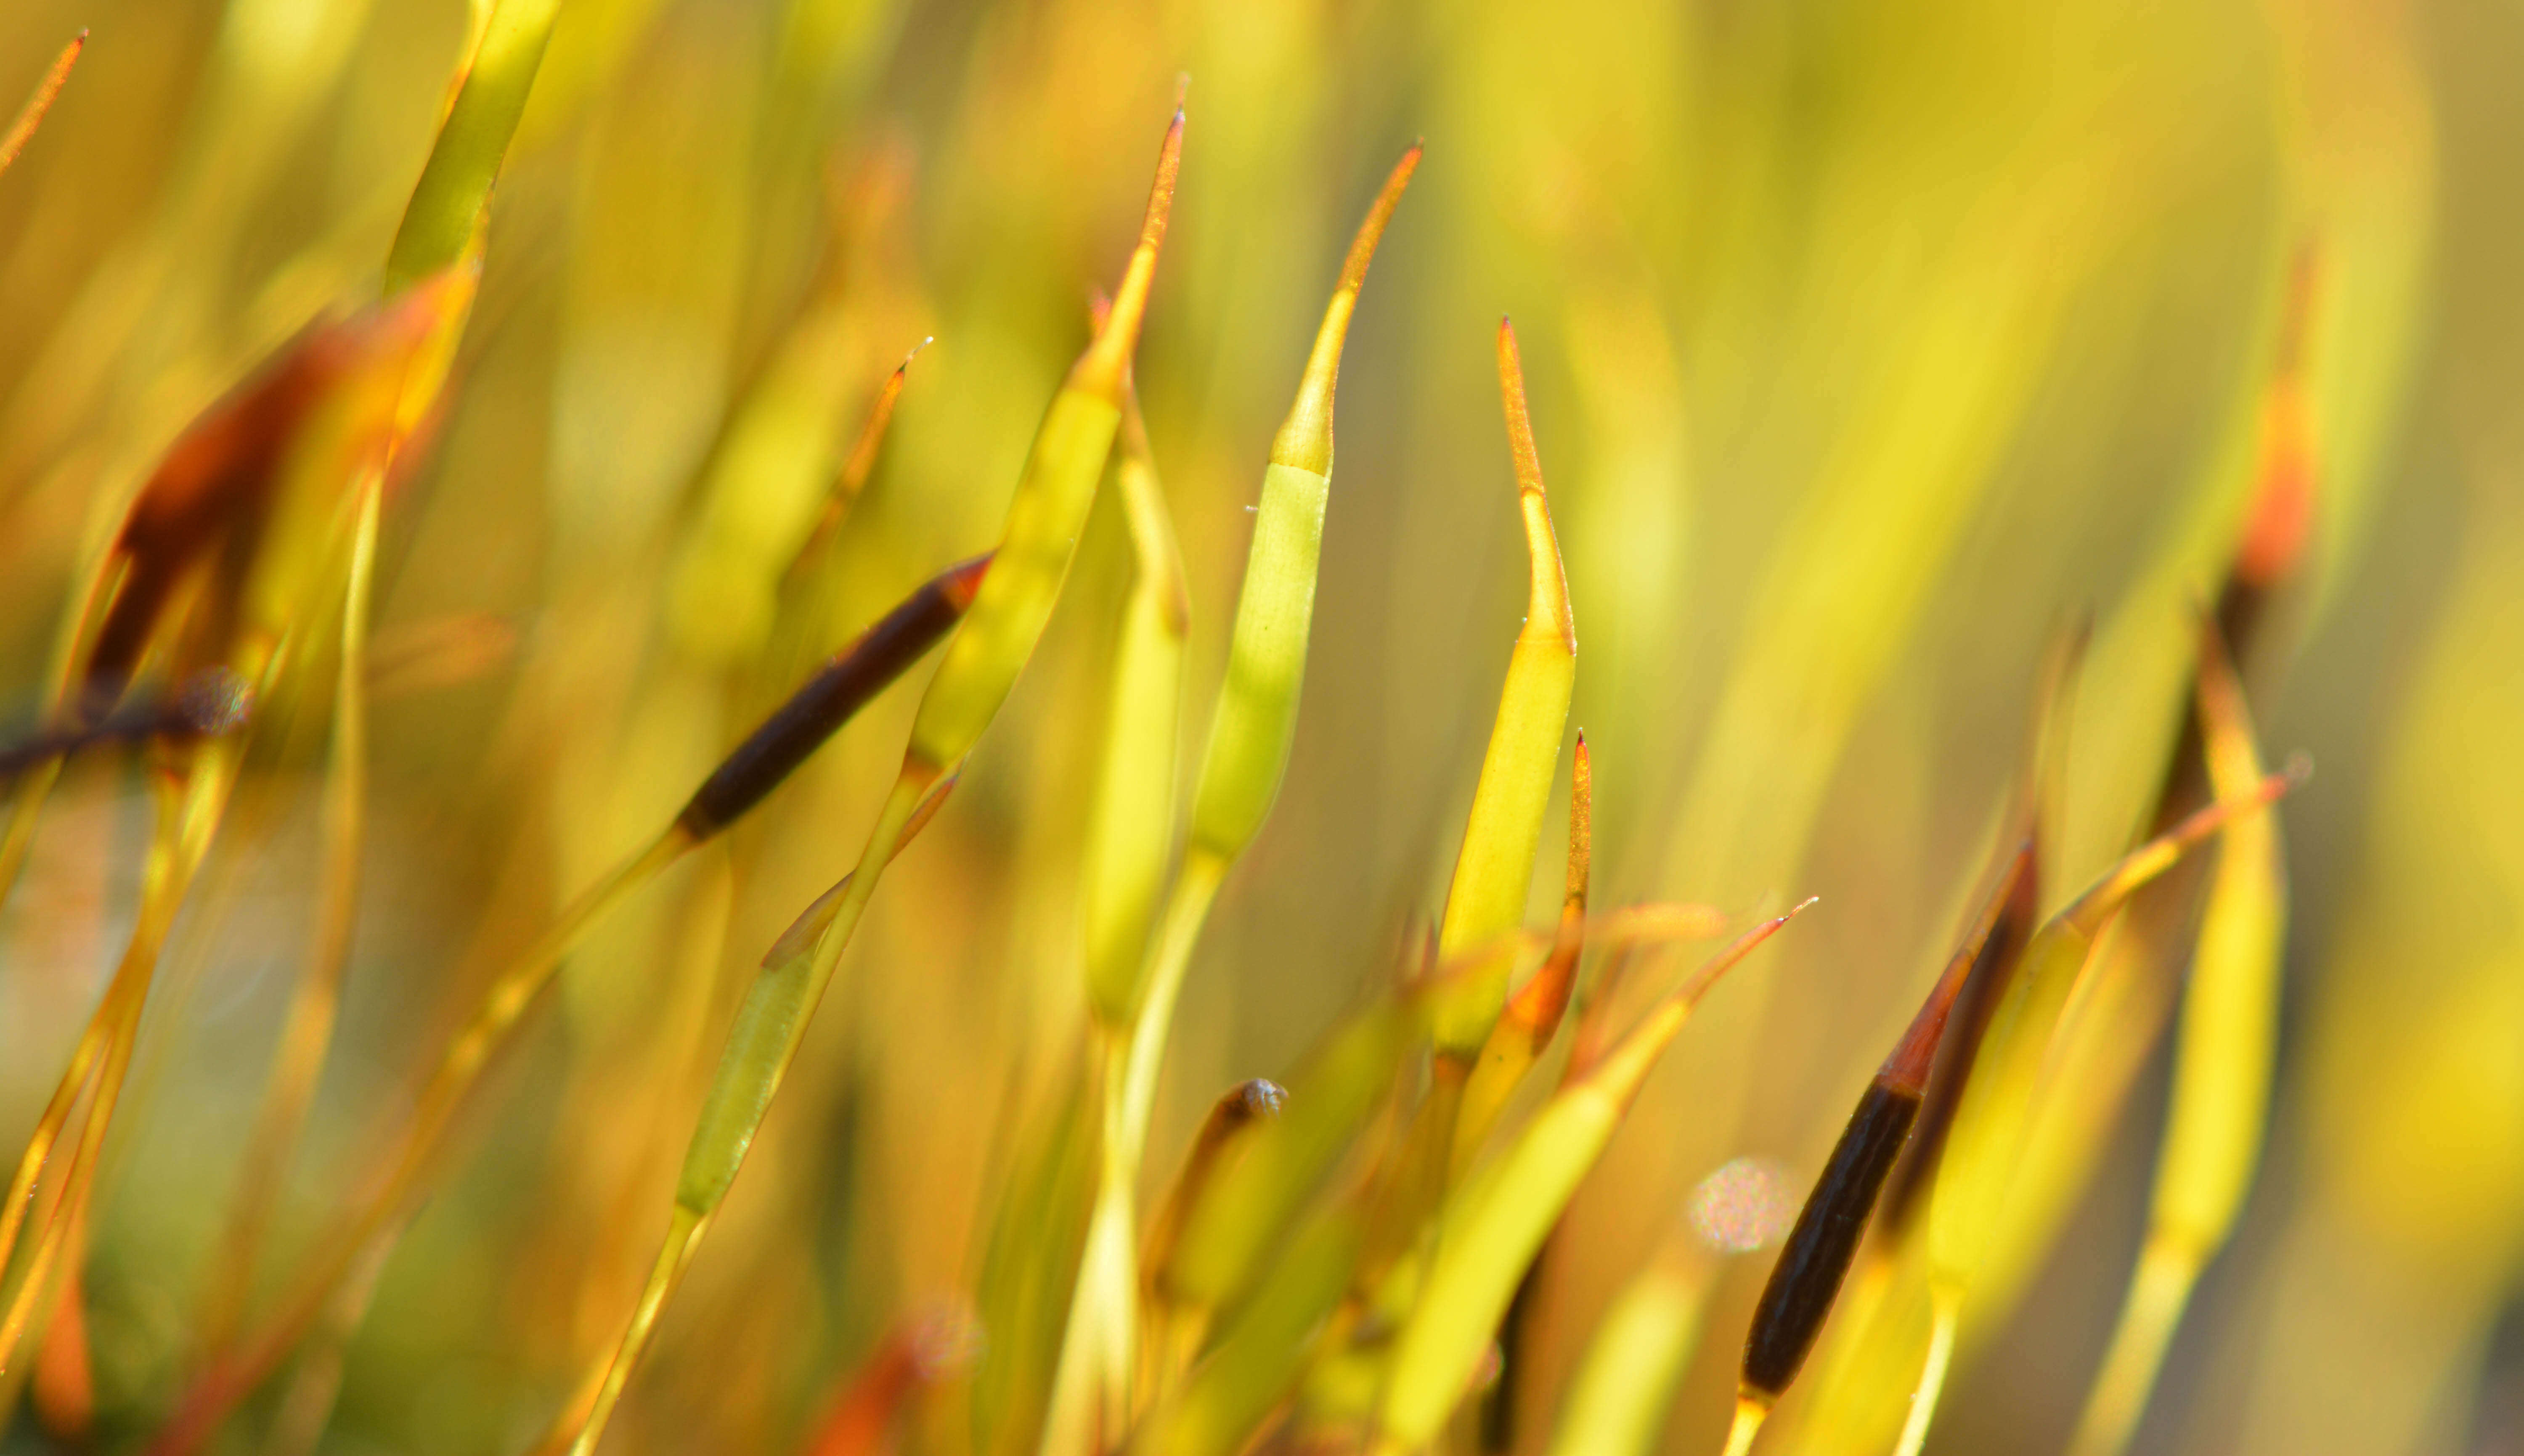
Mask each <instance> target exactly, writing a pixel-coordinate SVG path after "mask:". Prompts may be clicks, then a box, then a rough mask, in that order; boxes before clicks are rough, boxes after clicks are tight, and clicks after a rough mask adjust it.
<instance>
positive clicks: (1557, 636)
mask: <svg viewBox="0 0 2524 1456" xmlns="http://www.w3.org/2000/svg"><path fill="white" fill-rule="evenodd" d="M1498 367H1499V394H1500V397H1501V400H1502V402H1503V404H1504V406H1505V410H1506V414H1507V436H1508V445H1509V449H1510V453H1511V454H1512V455H1513V456H1514V458H1515V461H1516V486H1517V509H1518V510H1520V511H1521V512H1522V513H1523V515H1524V517H1525V547H1526V554H1527V557H1528V558H1529V576H1530V581H1529V587H1528V591H1527V597H1526V607H1525V627H1524V630H1523V631H1521V632H1519V633H1518V634H1517V639H1516V647H1515V650H1514V651H1513V653H1512V654H1511V655H1510V656H1509V658H1508V667H1507V682H1506V684H1505V686H1504V687H1502V688H1501V689H1500V690H1499V710H1498V718H1497V720H1496V721H1495V722H1494V723H1493V724H1492V725H1491V727H1490V742H1489V749H1488V751H1487V752H1485V753H1484V754H1483V755H1482V757H1481V776H1480V785H1479V786H1478V787H1477V788H1476V789H1475V790H1474V791H1473V809H1472V814H1471V816H1470V817H1469V818H1468V819H1467V820H1466V821H1465V824H1464V844H1463V849H1462V850H1461V852H1460V853H1458V854H1457V856H1456V858H1455V875H1454V880H1453V882H1452V883H1451V884H1450V885H1449V886H1448V887H1447V890H1446V914H1445V918H1444V919H1443V921H1441V922H1440V923H1439V925H1438V929H1437V954H1438V956H1439V957H1440V958H1441V959H1442V958H1444V957H1446V956H1448V955H1451V954H1454V953H1455V952H1457V951H1460V950H1462V949H1463V948H1464V947H1465V946H1472V945H1477V944H1480V942H1483V941H1486V940H1488V939H1490V938H1491V937H1493V936H1496V935H1499V934H1501V933H1503V932H1505V931H1508V930H1511V929H1513V928H1514V927H1515V926H1517V925H1518V924H1519V923H1520V922H1522V921H1523V920H1524V918H1525V895H1526V889H1527V887H1528V886H1529V884H1530V883H1531V881H1532V879H1533V857H1534V849H1535V847H1536V846H1537V845H1538V844H1539V843H1540V842H1541V839H1542V816H1543V812H1544V810H1545V809H1546V808H1547V807H1548V806H1549V804H1550V801H1551V783H1552V780H1553V778H1555V777H1556V776H1557V775H1558V773H1559V769H1560V735H1561V732H1562V730H1563V729H1564V728H1566V727H1567V725H1568V721H1569V696H1570V693H1571V691H1572V690H1573V689H1574V687H1575V686H1576V683H1577V625H1576V622H1575V620H1574V618H1572V617H1571V615H1570V611H1569V578H1568V574H1567V573H1566V572H1565V571H1564V570H1562V568H1561V564H1560V542H1559V539H1558V538H1557V537H1556V536H1554V535H1553V534H1552V529H1551V505H1550V502H1549V500H1548V499H1547V498H1546V497H1545V496H1544V494H1543V489H1542V462H1541V459H1540V457H1539V456H1538V455H1536V453H1535V451H1534V447H1533V422H1532V420H1531V418H1530V417H1529V413H1528V412H1527V409H1526V403H1525V366H1524V364H1523V362H1522V361H1521V360H1520V359H1519V357H1518V354H1517V347H1516V330H1515V328H1514V327H1512V326H1511V325H1510V324H1509V323H1508V321H1507V320H1506V319H1503V318H1502V319H1500V320H1499V332H1498ZM1505 994H1506V986H1505V983H1504V982H1503V981H1501V982H1498V983H1478V982H1477V983H1475V984H1472V985H1469V986H1467V987H1465V988H1464V989H1463V991H1462V992H1461V993H1460V994H1459V995H1458V996H1456V997H1455V998H1453V999H1450V1000H1449V1001H1448V1002H1445V1003H1441V1004H1440V1005H1439V1006H1438V1008H1437V1021H1436V1039H1437V1051H1438V1054H1439V1055H1440V1056H1443V1057H1447V1058H1449V1059H1452V1060H1455V1061H1457V1062H1469V1061H1471V1060H1472V1059H1473V1058H1474V1057H1476V1056H1478V1055H1479V1054H1480V1048H1481V1043H1482V1041H1483V1039H1485V1038H1486V1037H1487V1036H1488V1035H1489V1032H1490V1028H1491V1026H1492V1024H1493V1023H1495V1022H1496V1021H1497V1019H1498V1015H1499V1010H1500V1006H1501V1004H1502V1003H1503V1001H1504V999H1505ZM1448 1132H1449V1134H1451V1132H1452V1130H1451V1129H1449V1130H1448ZM1450 1141H1451V1139H1450Z"/></svg>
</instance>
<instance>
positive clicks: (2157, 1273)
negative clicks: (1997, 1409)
mask: <svg viewBox="0 0 2524 1456" xmlns="http://www.w3.org/2000/svg"><path fill="white" fill-rule="evenodd" d="M2199 721H2200V724H2201V725H2202V728H2203V737H2204V738H2205V740H2206V743H2205V747H2206V750H2207V753H2206V757H2207V758H2208V779H2209V783H2210V785H2211V787H2213V788H2214V790H2215V791H2216V794H2217V797H2218V798H2220V799H2232V798H2240V797H2246V796H2249V795H2250V794H2251V793H2252V792H2253V789H2254V786H2255V785H2256V784H2257V782H2258V781H2259V779H2260V777H2261V763H2260V755H2259V753H2258V752H2257V751H2256V750H2255V748H2254V744H2253V731H2252V721H2251V718H2250V715H2249V711H2248V709H2247V708H2246V706H2245V703H2244V694H2243V689H2242V687H2241V685H2240V684H2238V683H2237V681H2236V678H2235V672H2234V668H2233V665H2232V664H2231V663H2230V662H2229V661H2228V660H2227V656H2226V653H2225V649H2224V646H2223V644H2222V643H2221V642H2220V641H2219V640H2218V637H2217V633H2216V631H2215V629H2214V628H2213V627H2210V628H2208V629H2206V630H2204V632H2203V633H2202V644H2201V652H2200V691H2199ZM2276 819H2277V815H2276V813H2275V812H2274V811H2273V812H2271V813H2265V814H2255V815H2251V816H2249V817H2246V818H2244V819H2240V820H2238V821H2236V822H2235V823H2233V824H2230V825H2228V826H2227V829H2226V833H2225V837H2224V839H2223V840H2222V842H2221V843H2220V844H2219V845H2218V847H2217V864H2216V869H2215V871H2214V873H2213V876H2212V878H2211V879H2210V881H2209V886H2208V903H2207V905H2206V906H2205V908H2204V909H2203V911H2202V917H2201V923H2200V939H2199V950H2198V953H2197V954H2196V955H2195V956H2194V957H2193V958H2192V963H2191V978H2190V982H2189V985H2188V989H2187V990H2186V991H2185V992H2184V995H2183V1002H2182V1006H2183V1010H2182V1030H2181V1038H2180V1040H2179V1042H2178V1043H2176V1046H2175V1049H2174V1062H2173V1092H2172V1097H2171V1100H2170V1103H2169V1104H2168V1106H2167V1108H2166V1113H2165V1132H2164V1144H2163V1148H2162V1150H2161V1151H2160V1153H2159V1154H2158V1158H2157V1170H2156V1190H2155V1196H2154V1200H2153V1202H2152V1204H2151V1206H2150V1209H2149V1216H2148V1232H2147V1239H2146V1242H2145V1243H2144V1245H2143V1246H2142V1247H2141V1249H2140V1251H2139V1263H2138V1268H2137V1271H2136V1272H2135V1273H2134V1274H2133V1275H2132V1277H2131V1280H2130V1286H2129V1292H2128V1294H2127V1295H2126V1296H2125V1299H2124V1302H2123V1304H2122V1306H2121V1315H2120V1322H2119V1325H2118V1327H2117V1328H2116V1329H2115V1330H2114V1332H2113V1335H2112V1342H2111V1346H2110V1347H2109V1349H2108V1350H2107V1351H2106V1354H2105V1357H2104V1363H2103V1367H2102V1370H2101V1371H2100V1372H2099V1373H2098V1375H2097V1376H2096V1379H2095V1384H2094V1388H2093V1389H2092V1391H2091V1392H2090V1393H2089V1394H2088V1397H2087V1403H2086V1410H2085V1414H2084V1415H2083V1416H2082V1417H2081V1418H2080V1419H2079V1422H2078V1426H2077V1432H2076V1434H2075V1436H2074V1438H2073V1439H2072V1440H2071V1441H2070V1442H2069V1447H2068V1449H2069V1451H2070V1453H2071V1456H2118V1453H2119V1452H2120V1451H2121V1450H2122V1449H2123V1448H2124V1447H2126V1446H2127V1445H2128V1443H2129V1437H2130V1433H2131V1432H2132V1431H2133V1430H2134V1429H2135V1428H2136V1427H2137V1425H2138V1418H2139V1416H2140V1415H2141V1414H2142V1413H2143V1412H2144V1411H2145V1410H2146V1409H2147V1399H2148V1394H2149V1392H2150V1391H2151V1390H2152V1389H2153V1388H2154V1387H2155V1384H2156V1377H2157V1371H2158V1368H2159V1367H2160V1365H2161V1364H2162V1362H2163V1359H2164V1352H2165V1347H2166V1345H2167V1344H2168V1343H2170V1341H2171V1340H2172V1337H2173V1333H2174V1331H2175V1329H2176V1328H2177V1327H2178V1326H2179V1325H2180V1324H2181V1320H2182V1312H2183V1309H2184V1307H2185V1306H2186V1305H2187V1304H2188V1303H2189V1302H2190V1296H2191V1289H2192V1286H2193V1285H2194V1284H2196V1283H2197V1282H2198V1280H2199V1277H2200V1273H2201V1271H2202V1270H2203V1269H2204V1268H2206V1267H2207V1265H2208V1261H2209V1260H2210V1259H2211V1258H2213V1257H2215V1255H2216V1253H2217V1251H2218V1250H2219V1249H2220V1248H2222V1247H2224V1246H2225V1242H2226V1238H2227V1237H2228V1235H2230V1234H2231V1233H2232V1232H2233V1231H2234V1227H2235V1218H2236V1215H2237V1213H2238V1212H2239V1211H2240V1210H2241V1208H2242V1207H2243V1201H2244V1194H2245V1192H2246V1191H2247V1190H2248V1189H2250V1188H2251V1187H2252V1180H2253V1171H2254V1169H2255V1167H2256V1166H2257V1164H2258V1162H2259V1160H2260V1143H2261V1137H2262V1132H2263V1127H2264V1124H2265V1122H2266V1120H2267V1116H2268V1110H2269V1092H2270V1067H2271V1064H2272V1062H2273V1060H2274V1058H2275V1056H2276V1051H2277V1046H2276V1043H2277V1034H2278V1004H2279V971H2280V960H2281V951H2282V950H2283V948H2284V944H2285V941H2286V924H2287V890H2286V880H2285V876H2284V874H2283V872H2282V869H2281V865H2280V854H2279V844H2278V825H2277V823H2276Z"/></svg>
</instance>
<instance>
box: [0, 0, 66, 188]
mask: <svg viewBox="0 0 2524 1456" xmlns="http://www.w3.org/2000/svg"><path fill="white" fill-rule="evenodd" d="M85 49H87V29H86V27H84V26H82V27H80V29H79V33H77V34H76V35H73V36H72V37H71V41H70V44H68V45H66V46H63V47H62V48H61V52H60V53H59V54H58V55H56V56H54V57H53V64H52V65H50V66H48V67H46V68H44V75H43V79H41V80H38V81H37V82H35V91H34V94H33V95H31V96H28V97H27V98H26V104H25V106H24V107H23V108H21V109H20V110H19V112H18V119H17V120H16V121H11V122H10V123H9V129H8V130H7V131H5V132H0V172H5V171H7V170H9V164H11V163H13V162H15V161H17V160H18V154H19V153H20V152H23V151H24V150H25V149H26V142H27V140H28V139H29V138H30V137H32V136H33V135H34V134H35V128H36V127H37V126H40V125H42V124H43V121H44V114H45V113H46V112H49V111H51V110H52V109H53V98H55V97H57V96H59V95H61V94H62V87H63V85H64V84H65V83H67V82H68V81H69V80H70V78H71V68H72V67H73V66H76V65H77V64H78V58H79V53H80V52H81V51H83V50H85Z"/></svg>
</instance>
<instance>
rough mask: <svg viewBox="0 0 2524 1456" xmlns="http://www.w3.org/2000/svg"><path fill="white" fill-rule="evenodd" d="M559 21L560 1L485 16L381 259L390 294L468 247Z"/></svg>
mask: <svg viewBox="0 0 2524 1456" xmlns="http://www.w3.org/2000/svg"><path fill="white" fill-rule="evenodd" d="M559 14H560V0H499V5H498V8H497V9H495V10H493V11H492V12H491V14H490V16H489V19H488V22H487V24H485V25H484V27H483V30H482V37H481V42H480V44H478V45H476V46H475V47H474V49H473V57H472V60H471V62H470V64H469V65H468V66H467V67H466V69H465V73H464V80H463V83H462V84H461V85H460V86H459V87H458V88H457V91H456V100H455V103H454V104H453V105H451V106H450V107H449V108H448V109H447V118H446V120H445V121H441V122H440V123H439V127H438V140H437V141H436V142H435V143H434V144H432V145H431V147H430V149H429V160H428V161H426V162H424V163H422V164H421V169H420V180H419V181H418V182H416V183H414V184H413V189H412V200H411V201H410V202H408V203H406V204H405V205H404V214H403V224H402V225H401V226H400V227H398V228H397V229H396V230H395V237H394V244H393V246H392V247H391V248H390V249H389V250H388V251H387V253H386V274H385V291H386V292H387V293H388V294H394V293H399V292H401V291H402V290H403V289H405V288H407V287H410V286H411V285H412V284H413V283H415V282H418V281H419V280H420V279H422V278H424V277H427V276H428V275H429V274H431V273H434V272H437V271H438V270H439V269H441V268H445V267H453V266H454V265H455V264H456V263H457V262H458V261H459V260H461V258H463V256H464V253H465V250H466V249H467V248H468V247H469V246H470V245H471V243H472V240H473V237H474V234H475V232H476V230H477V229H479V228H480V226H481V224H482V217H483V210H484V209H485V208H487V207H488V206H489V205H490V202H491V186H492V184H493V183H494V182H496V181H498V180H499V176H500V166H501V164H502V163H503V162H504V161H505V160H507V158H508V155H509V143H510V140H511V139H513V138H514V137H515V136H516V134H517V119H518V118H519V117H522V116H524V115H525V111H526V96H527V94H528V93H529V92H531V91H532V90H533V89H534V85H535V73H536V72H538V71H540V70H541V69H542V68H543V61H544V47H545V45H546V43H547V42H549V41H550V40H551V39H552V28H553V20H554V18H555V17H557V16H558V15H559Z"/></svg>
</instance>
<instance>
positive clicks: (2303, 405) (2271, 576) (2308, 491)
mask: <svg viewBox="0 0 2524 1456" xmlns="http://www.w3.org/2000/svg"><path fill="white" fill-rule="evenodd" d="M2319 271H2320V268H2319V256H2318V254H2317V251H2316V248H2315V245H2314V244H2313V243H2311V242H2310V241H2308V242H2306V244H2304V245H2303V246H2301V247H2300V248H2299V249H2298V251H2297V255H2296V261H2295V263H2294V264H2293V265H2292V266H2291V267H2290V270H2289V274H2288V296H2287V305H2286V312H2285V314H2284V315H2283V316H2282V318H2281V320H2280V324H2279V342H2278V352H2277V359H2276V362H2275V364H2273V366H2272V371H2271V378H2270V387H2269V397H2268V399H2267V401H2266V402H2265V403H2264V405H2263V406H2262V413H2261V461H2260V479H2259V481H2258V482H2257V485H2256V487H2255V490H2254V495H2253V505H2252V513H2251V514H2250V515H2249V516H2248V517H2247V518H2246V521H2245V526H2244V534H2243V539H2242V541H2241V543H2240V544H2239V545H2238V547H2237V549H2236V553H2235V575H2236V576H2237V577H2239V578H2241V579H2242V580H2243V581H2245V582H2246V583H2249V584H2250V585H2253V586H2257V587H2263V588H2266V587H2270V586H2274V585H2276V584H2277V583H2278V582H2279V581H2280V580H2281V579H2282V578H2284V577H2286V576H2287V575H2288V574H2289V573H2290V572H2292V571H2294V570H2295V569H2296V567H2297V565H2298V563H2299V562H2300V561H2301V560H2302V559H2303V558H2304V557H2305V549H2306V543H2307V542H2308V541H2309V540H2310V539H2311V537H2312V535H2313V508H2314V498H2315V492H2316V490H2317V488H2318V487H2319V484H2320V480H2319V468H2318V462H2317V461H2316V457H2315V449H2314V445H2315V442H2314V439H2313V421H2312V408H2311V405H2310V402H2309V401H2308V400H2307V399H2306V377H2305V376H2306V340H2307V337H2308V335H2309V334H2310V332H2311V325H2312V317H2313V300H2314V292H2315V284H2316V283H2317V281H2318V275H2319Z"/></svg>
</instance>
